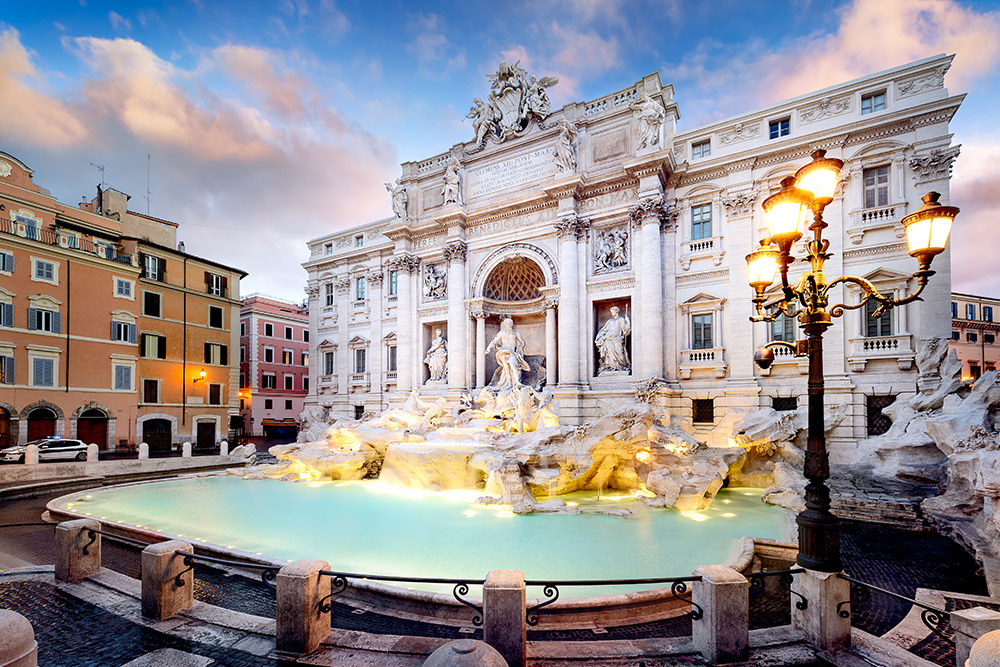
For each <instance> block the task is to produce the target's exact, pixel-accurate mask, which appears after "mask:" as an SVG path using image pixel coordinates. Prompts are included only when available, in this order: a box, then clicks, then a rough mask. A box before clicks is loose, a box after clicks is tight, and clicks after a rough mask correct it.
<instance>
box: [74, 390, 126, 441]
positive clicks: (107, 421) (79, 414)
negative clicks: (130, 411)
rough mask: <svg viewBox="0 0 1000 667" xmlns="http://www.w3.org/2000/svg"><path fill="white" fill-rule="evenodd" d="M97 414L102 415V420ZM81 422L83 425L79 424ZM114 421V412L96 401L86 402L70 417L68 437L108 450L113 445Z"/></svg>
mask: <svg viewBox="0 0 1000 667" xmlns="http://www.w3.org/2000/svg"><path fill="white" fill-rule="evenodd" d="M99 413H103V419H102V418H101V415H100V414H99ZM81 420H82V421H83V422H85V423H84V424H81ZM116 421H117V419H116V418H115V413H114V410H112V409H111V408H109V407H108V406H106V405H103V404H101V403H98V402H97V401H87V402H86V403H84V404H83V405H81V406H80V407H78V408H77V409H76V410H74V411H73V414H72V415H71V416H70V426H69V428H70V433H71V434H72V435H71V436H70V437H73V438H79V439H80V440H83V441H84V442H85V443H87V444H88V445H89V444H90V443H91V442H93V443H95V444H96V445H97V446H98V447H100V448H101V449H105V448H108V449H110V448H112V447H111V446H112V445H113V444H115V424H116ZM81 427H82V428H81Z"/></svg>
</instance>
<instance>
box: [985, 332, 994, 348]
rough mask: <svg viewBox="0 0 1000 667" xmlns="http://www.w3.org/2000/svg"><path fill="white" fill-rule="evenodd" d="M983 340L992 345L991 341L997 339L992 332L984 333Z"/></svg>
mask: <svg viewBox="0 0 1000 667" xmlns="http://www.w3.org/2000/svg"><path fill="white" fill-rule="evenodd" d="M983 342H984V343H986V344H987V345H992V344H993V343H995V342H997V339H996V336H995V335H994V334H988V333H984V334H983Z"/></svg>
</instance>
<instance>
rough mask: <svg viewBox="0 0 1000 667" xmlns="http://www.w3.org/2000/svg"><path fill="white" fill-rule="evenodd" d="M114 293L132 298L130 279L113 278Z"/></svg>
mask: <svg viewBox="0 0 1000 667" xmlns="http://www.w3.org/2000/svg"><path fill="white" fill-rule="evenodd" d="M115 295H116V296H121V297H124V298H126V299H131V298H132V281H131V280H125V279H124V278H115Z"/></svg>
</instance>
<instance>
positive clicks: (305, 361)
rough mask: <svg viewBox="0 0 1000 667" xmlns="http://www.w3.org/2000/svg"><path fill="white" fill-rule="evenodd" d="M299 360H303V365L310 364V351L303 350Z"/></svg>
mask: <svg viewBox="0 0 1000 667" xmlns="http://www.w3.org/2000/svg"><path fill="white" fill-rule="evenodd" d="M299 360H300V361H301V362H302V364H301V365H302V366H308V365H309V353H308V352H303V353H302V354H301V355H300V356H299Z"/></svg>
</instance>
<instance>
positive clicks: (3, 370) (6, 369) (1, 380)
mask: <svg viewBox="0 0 1000 667" xmlns="http://www.w3.org/2000/svg"><path fill="white" fill-rule="evenodd" d="M15 377H16V376H15V373H14V357H0V384H14V378H15Z"/></svg>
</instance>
